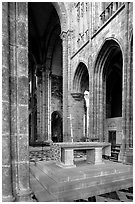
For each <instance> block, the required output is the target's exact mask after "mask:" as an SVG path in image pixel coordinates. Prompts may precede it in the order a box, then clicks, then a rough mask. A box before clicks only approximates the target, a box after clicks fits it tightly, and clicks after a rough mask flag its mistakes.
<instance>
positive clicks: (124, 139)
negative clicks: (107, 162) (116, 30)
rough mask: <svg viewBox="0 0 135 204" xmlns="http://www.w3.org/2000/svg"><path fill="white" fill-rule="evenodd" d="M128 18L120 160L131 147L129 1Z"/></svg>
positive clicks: (127, 4) (127, 7)
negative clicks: (129, 142)
mask: <svg viewBox="0 0 135 204" xmlns="http://www.w3.org/2000/svg"><path fill="white" fill-rule="evenodd" d="M125 5H126V9H125V10H126V18H125V29H126V32H125V50H124V63H123V90H122V119H123V121H122V130H123V132H122V146H121V151H120V160H122V161H123V162H124V161H125V160H126V158H125V153H126V149H128V148H129V144H128V141H129V98H130V96H129V92H128V89H129V82H128V80H129V73H128V72H129V69H128V66H129V61H128V59H129V58H128V55H129V47H128V46H129V38H128V29H129V26H128V23H129V22H128V21H129V3H126V4H125Z"/></svg>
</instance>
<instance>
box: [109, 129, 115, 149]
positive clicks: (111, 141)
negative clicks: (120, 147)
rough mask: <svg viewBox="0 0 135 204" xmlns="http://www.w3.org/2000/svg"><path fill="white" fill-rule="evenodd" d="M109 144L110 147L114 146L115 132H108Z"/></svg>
mask: <svg viewBox="0 0 135 204" xmlns="http://www.w3.org/2000/svg"><path fill="white" fill-rule="evenodd" d="M109 143H111V145H112V146H114V145H116V131H114V130H113V131H109Z"/></svg>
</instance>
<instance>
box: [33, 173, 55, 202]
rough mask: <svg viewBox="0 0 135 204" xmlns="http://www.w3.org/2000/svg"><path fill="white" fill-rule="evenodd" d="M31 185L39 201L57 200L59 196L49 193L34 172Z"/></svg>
mask: <svg viewBox="0 0 135 204" xmlns="http://www.w3.org/2000/svg"><path fill="white" fill-rule="evenodd" d="M30 186H31V189H32V191H33V193H34V195H35V197H36V199H37V201H38V202H55V201H57V197H55V195H52V194H51V193H49V192H48V191H47V189H45V188H44V187H43V186H42V185H41V183H39V181H38V180H37V179H36V178H35V177H34V176H33V175H32V174H30Z"/></svg>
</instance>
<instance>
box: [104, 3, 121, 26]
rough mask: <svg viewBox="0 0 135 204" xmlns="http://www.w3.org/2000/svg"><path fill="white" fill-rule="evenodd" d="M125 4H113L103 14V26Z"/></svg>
mask: <svg viewBox="0 0 135 204" xmlns="http://www.w3.org/2000/svg"><path fill="white" fill-rule="evenodd" d="M123 3H124V2H111V3H110V4H109V5H108V6H107V7H106V8H105V10H104V11H103V12H102V13H101V15H100V19H101V25H102V24H104V23H105V22H106V21H107V20H108V19H109V18H110V17H111V16H112V15H113V14H114V13H115V12H116V11H117V10H118V9H119V8H120V7H121V6H122V5H123Z"/></svg>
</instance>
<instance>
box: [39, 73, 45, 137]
mask: <svg viewBox="0 0 135 204" xmlns="http://www.w3.org/2000/svg"><path fill="white" fill-rule="evenodd" d="M39 90H40V140H41V141H43V140H44V138H43V135H42V125H43V122H42V120H43V99H42V97H43V92H42V91H43V88H42V76H40V85H39Z"/></svg>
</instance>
